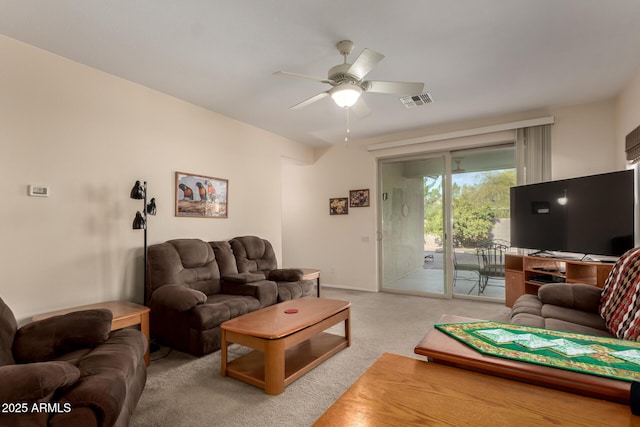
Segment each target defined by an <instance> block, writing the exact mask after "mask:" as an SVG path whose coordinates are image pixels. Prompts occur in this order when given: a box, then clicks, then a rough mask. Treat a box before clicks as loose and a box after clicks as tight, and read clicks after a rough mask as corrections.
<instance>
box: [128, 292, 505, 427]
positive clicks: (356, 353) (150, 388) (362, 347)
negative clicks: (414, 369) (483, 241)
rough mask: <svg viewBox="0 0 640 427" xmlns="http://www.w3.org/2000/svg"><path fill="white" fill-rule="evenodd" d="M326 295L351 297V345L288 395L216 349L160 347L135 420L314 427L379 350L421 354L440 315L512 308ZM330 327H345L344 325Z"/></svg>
mask: <svg viewBox="0 0 640 427" xmlns="http://www.w3.org/2000/svg"><path fill="white" fill-rule="evenodd" d="M323 297H325V298H335V299H342V300H346V301H350V302H351V304H352V306H351V319H352V320H351V322H352V323H351V325H352V326H351V333H352V345H351V347H349V348H347V349H345V350H343V351H341V352H340V353H338V354H337V355H335V356H333V357H332V358H331V359H329V360H327V361H326V362H324V363H323V364H321V365H320V366H318V367H317V368H316V369H314V370H312V371H311V372H309V373H307V374H306V375H304V376H303V377H302V378H300V379H299V380H297V381H296V382H294V383H293V384H291V385H290V386H289V387H287V389H286V390H285V392H284V393H282V394H280V395H278V396H269V395H266V394H264V392H263V391H262V390H261V389H258V388H256V387H253V386H250V385H248V384H245V383H242V382H240V381H237V380H234V379H232V378H227V377H221V376H220V352H219V351H218V352H215V353H213V354H210V355H207V356H204V357H201V358H195V357H193V356H190V355H187V354H184V353H180V352H177V351H170V350H169V349H167V348H161V349H160V350H159V351H158V352H156V353H154V354H152V357H151V359H152V363H151V366H150V368H149V376H148V380H147V385H146V387H145V390H144V393H143V394H142V397H141V399H140V402H139V403H138V406H137V408H136V411H135V413H134V415H133V418H132V419H131V424H130V425H131V426H132V427H143V426H144V427H149V426H172V427H177V426H213V425H220V426H243V427H246V426H296V427H299V426H309V425H311V424H313V422H314V421H315V420H316V419H317V418H318V417H319V416H320V415H322V413H324V411H326V410H327V408H328V407H329V406H331V404H332V403H333V402H334V401H335V400H336V399H337V398H338V397H340V395H342V393H344V391H345V390H346V389H347V388H349V386H350V385H351V384H352V383H353V382H354V381H355V380H356V379H357V378H358V377H359V376H360V375H361V374H362V373H363V372H364V371H365V370H366V369H367V368H368V367H369V366H370V365H371V364H372V363H373V362H374V361H375V360H376V359H377V358H378V357H379V356H380V355H381V354H382V353H384V352H389V353H396V354H401V355H405V356H409V357H415V358H419V359H420V358H422V357H421V356H418V355H416V354H414V353H413V348H414V347H415V345H416V344H417V343H418V342H419V341H420V340H421V339H422V337H423V336H424V335H425V334H426V333H427V332H428V331H429V330H431V329H432V328H433V324H434V323H435V322H436V321H437V320H438V318H439V317H440V315H441V314H443V313H447V314H456V315H461V316H467V317H474V318H478V319H487V320H498V321H505V320H506V318H507V314H508V312H509V309H508V308H507V307H505V306H504V305H502V304H497V303H489V302H476V301H469V300H441V299H431V298H422V297H412V296H406V295H398V294H389V293H371V292H354V291H342V290H334V289H326V290H323ZM332 329H334V330H335V331H336V333H341V332H342V331H343V330H344V327H343V326H342V325H337V326H335V327H334V328H332ZM245 351H246V349H245V348H243V347H240V346H237V345H233V346H232V347H231V348H230V352H232V353H233V352H235V353H236V354H241V353H243V352H245ZM165 355H166V356H165ZM163 356H165V357H163ZM230 357H233V355H231V356H230ZM154 359H156V360H154Z"/></svg>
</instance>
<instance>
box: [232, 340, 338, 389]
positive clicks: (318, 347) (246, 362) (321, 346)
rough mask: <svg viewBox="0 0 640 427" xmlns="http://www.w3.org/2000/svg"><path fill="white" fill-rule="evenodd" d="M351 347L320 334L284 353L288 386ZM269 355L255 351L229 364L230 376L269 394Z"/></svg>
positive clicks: (285, 376) (285, 381)
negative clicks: (267, 366) (266, 377)
mask: <svg viewBox="0 0 640 427" xmlns="http://www.w3.org/2000/svg"><path fill="white" fill-rule="evenodd" d="M348 345H349V343H348V342H347V340H346V338H345V337H344V336H340V335H334V334H330V333H326V332H323V333H320V334H318V335H315V336H313V337H312V338H310V339H308V340H306V341H304V342H301V343H300V344H297V345H295V346H293V347H291V348H289V349H287V350H286V351H285V353H284V383H283V384H282V388H284V387H286V386H288V385H289V384H291V383H292V382H294V381H295V380H297V379H298V378H300V377H301V376H303V375H304V374H305V373H307V372H309V371H310V370H312V369H313V368H315V367H316V366H318V365H320V364H321V363H322V362H324V361H325V360H327V359H329V358H330V357H331V356H333V355H334V354H336V353H338V352H339V351H340V350H342V349H345V348H347V346H348ZM265 359H266V357H265V353H263V352H262V351H258V350H254V351H252V352H251V353H248V354H245V355H243V356H240V357H238V358H236V359H234V360H232V361H230V362H228V363H227V369H226V375H227V376H230V377H232V378H235V379H237V380H240V381H243V382H246V383H247V384H251V385H253V386H256V387H260V388H262V389H264V390H265V391H266V390H267V386H266V379H265V372H267V370H265V364H266V360H265Z"/></svg>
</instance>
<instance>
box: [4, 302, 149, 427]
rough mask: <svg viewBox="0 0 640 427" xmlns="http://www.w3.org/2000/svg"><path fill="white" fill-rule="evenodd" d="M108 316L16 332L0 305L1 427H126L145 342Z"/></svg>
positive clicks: (61, 319) (76, 317) (65, 319)
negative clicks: (116, 326)
mask: <svg viewBox="0 0 640 427" xmlns="http://www.w3.org/2000/svg"><path fill="white" fill-rule="evenodd" d="M112 317H113V315H112V313H111V312H110V311H109V310H85V311H78V312H73V313H69V314H65V315H62V316H55V317H51V318H48V319H44V320H40V321H37V322H32V323H29V324H26V325H25V326H22V327H21V328H18V327H17V322H16V318H15V316H14V315H13V313H12V311H11V309H9V307H8V306H7V305H6V304H5V303H4V301H3V300H2V299H1V298H0V402H1V403H2V404H3V407H2V411H0V425H1V426H65V427H67V426H80V427H87V426H126V425H127V424H128V423H129V418H130V417H131V414H132V413H133V410H134V409H135V406H136V404H137V403H138V399H139V398H140V395H141V394H142V390H143V389H144V386H145V383H146V380H147V369H146V366H145V363H144V354H145V351H146V348H147V340H146V338H145V336H144V335H143V334H142V333H141V332H140V331H138V330H135V329H123V330H118V331H113V332H110V329H111V321H112Z"/></svg>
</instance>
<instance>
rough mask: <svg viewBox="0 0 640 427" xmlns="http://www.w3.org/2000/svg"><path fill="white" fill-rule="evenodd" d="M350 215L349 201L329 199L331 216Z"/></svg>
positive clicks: (340, 198)
mask: <svg viewBox="0 0 640 427" xmlns="http://www.w3.org/2000/svg"><path fill="white" fill-rule="evenodd" d="M348 213H349V199H347V198H346V197H339V198H335V199H329V215H347V214H348Z"/></svg>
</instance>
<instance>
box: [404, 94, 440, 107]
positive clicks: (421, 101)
mask: <svg viewBox="0 0 640 427" xmlns="http://www.w3.org/2000/svg"><path fill="white" fill-rule="evenodd" d="M400 101H401V102H402V104H403V105H404V106H405V107H407V108H413V107H419V106H421V105H425V104H431V103H432V102H433V98H432V97H431V94H430V93H429V92H425V93H422V94H420V95H411V96H403V97H402V98H400Z"/></svg>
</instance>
